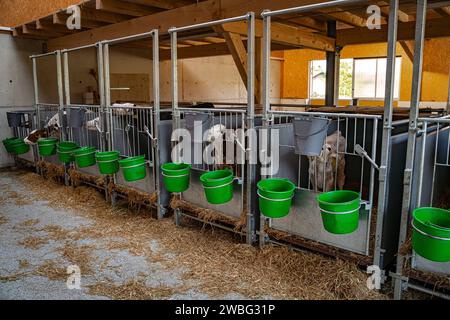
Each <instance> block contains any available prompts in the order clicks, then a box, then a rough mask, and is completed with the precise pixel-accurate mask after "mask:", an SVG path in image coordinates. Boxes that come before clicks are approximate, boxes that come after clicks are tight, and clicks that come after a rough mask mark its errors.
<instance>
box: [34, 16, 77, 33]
mask: <svg viewBox="0 0 450 320" xmlns="http://www.w3.org/2000/svg"><path fill="white" fill-rule="evenodd" d="M35 23H36V30H42V31H49V32H52V31H54V32H60V33H75V32H79V31H80V30H70V29H68V28H67V26H65V25H61V24H54V23H53V21H49V20H45V19H38V20H36V21H35Z"/></svg>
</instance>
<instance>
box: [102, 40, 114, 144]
mask: <svg viewBox="0 0 450 320" xmlns="http://www.w3.org/2000/svg"><path fill="white" fill-rule="evenodd" d="M100 45H102V44H100ZM103 68H104V70H103V72H104V74H105V78H104V82H105V83H104V87H105V89H104V90H105V92H104V95H105V122H106V141H107V148H108V151H112V150H113V146H114V133H113V132H111V122H112V114H111V109H110V107H111V89H110V86H111V83H110V79H109V44H107V43H105V44H104V45H103Z"/></svg>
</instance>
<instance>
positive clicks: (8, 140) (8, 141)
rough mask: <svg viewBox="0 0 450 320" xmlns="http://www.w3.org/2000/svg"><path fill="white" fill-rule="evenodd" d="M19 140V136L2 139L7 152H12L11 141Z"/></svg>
mask: <svg viewBox="0 0 450 320" xmlns="http://www.w3.org/2000/svg"><path fill="white" fill-rule="evenodd" d="M16 141H20V138H6V139H4V140H2V143H3V146H4V147H5V149H6V151H7V152H8V153H14V150H13V147H12V144H13V142H16Z"/></svg>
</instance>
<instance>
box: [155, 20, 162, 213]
mask: <svg viewBox="0 0 450 320" xmlns="http://www.w3.org/2000/svg"><path fill="white" fill-rule="evenodd" d="M152 32H153V33H152V42H153V45H152V48H153V112H154V124H153V138H154V141H152V142H153V143H152V146H153V148H154V150H155V155H154V159H153V170H154V176H155V188H156V194H157V201H158V203H157V216H158V219H162V218H163V217H164V211H165V210H164V208H163V206H162V201H161V174H160V169H159V166H160V155H161V152H160V144H159V130H160V128H159V123H160V113H161V112H160V103H161V102H160V95H159V93H160V92H159V90H160V88H159V31H158V29H154V30H153V31H152Z"/></svg>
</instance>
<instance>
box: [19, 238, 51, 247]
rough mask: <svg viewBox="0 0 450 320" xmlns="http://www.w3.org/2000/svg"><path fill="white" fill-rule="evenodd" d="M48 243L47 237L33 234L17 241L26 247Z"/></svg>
mask: <svg viewBox="0 0 450 320" xmlns="http://www.w3.org/2000/svg"><path fill="white" fill-rule="evenodd" d="M47 243H48V239H47V238H42V237H34V236H29V237H26V238H25V239H23V240H21V241H19V242H18V244H19V245H21V246H23V247H25V248H28V249H33V250H36V249H39V248H40V247H42V246H43V245H45V244H47Z"/></svg>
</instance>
